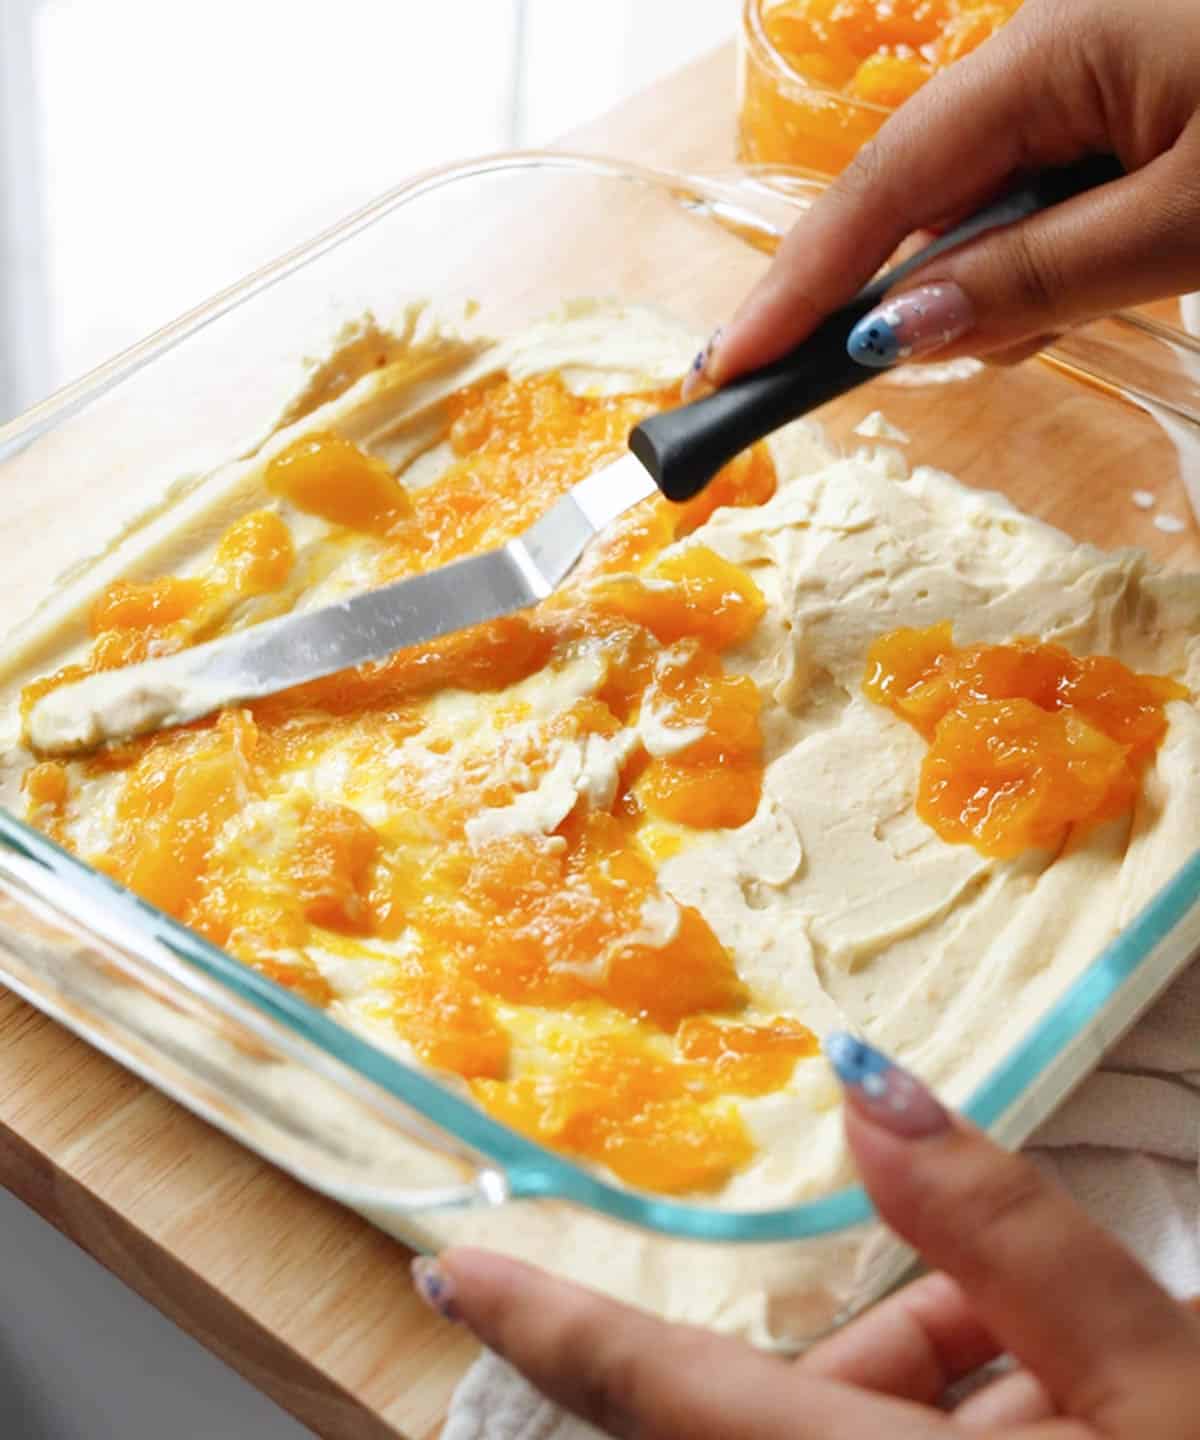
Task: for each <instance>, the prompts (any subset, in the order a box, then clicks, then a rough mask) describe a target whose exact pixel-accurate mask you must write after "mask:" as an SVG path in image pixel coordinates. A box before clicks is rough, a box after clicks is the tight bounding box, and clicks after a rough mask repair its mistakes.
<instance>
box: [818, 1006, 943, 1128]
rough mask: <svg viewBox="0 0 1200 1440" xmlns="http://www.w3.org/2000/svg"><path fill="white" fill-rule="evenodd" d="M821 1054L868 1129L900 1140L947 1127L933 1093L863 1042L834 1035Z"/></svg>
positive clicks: (841, 1032) (827, 1039) (827, 1040)
mask: <svg viewBox="0 0 1200 1440" xmlns="http://www.w3.org/2000/svg"><path fill="white" fill-rule="evenodd" d="M824 1050H825V1056H826V1058H827V1059H828V1061H829V1063H830V1064H831V1065H832V1066H833V1071H834V1074H835V1075H836V1076H837V1077H838V1079H839V1080H840V1081H841V1083H842V1087H843V1090H844V1091H845V1096H846V1101H847V1104H849V1105H851V1106H852V1107H853V1108H854V1110H855V1112H856V1113H857V1114H858V1115H860V1116H861V1117H862V1118H863V1119H864V1120H866V1121H868V1122H869V1123H870V1124H872V1125H874V1126H878V1127H879V1128H880V1129H882V1130H885V1131H887V1132H888V1133H889V1134H890V1135H893V1136H896V1137H897V1138H898V1139H901V1140H921V1139H925V1138H927V1137H929V1136H932V1135H939V1134H942V1133H944V1132H945V1131H947V1130H949V1129H950V1128H951V1127H952V1125H953V1120H952V1118H951V1115H950V1112H949V1111H948V1110H947V1109H946V1108H945V1106H943V1105H942V1104H941V1103H940V1101H939V1100H938V1099H937V1098H936V1096H935V1095H934V1094H933V1093H932V1091H930V1090H929V1089H928V1087H927V1086H926V1085H924V1084H923V1083H922V1082H921V1081H920V1080H918V1079H917V1077H916V1076H915V1075H911V1074H910V1073H909V1072H908V1071H907V1070H905V1069H903V1068H902V1067H901V1066H900V1065H897V1064H896V1062H895V1061H894V1060H892V1059H891V1058H890V1057H889V1056H887V1055H885V1054H884V1053H883V1052H882V1051H881V1050H877V1049H876V1048H875V1047H874V1046H873V1045H871V1044H869V1043H868V1042H867V1041H866V1040H863V1039H861V1038H859V1037H858V1036H856V1035H848V1034H846V1033H845V1032H843V1031H835V1032H834V1033H833V1034H831V1035H828V1036H826V1038H825V1042H824Z"/></svg>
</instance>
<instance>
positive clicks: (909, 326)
mask: <svg viewBox="0 0 1200 1440" xmlns="http://www.w3.org/2000/svg"><path fill="white" fill-rule="evenodd" d="M974 318H975V317H974V314H973V312H972V310H971V302H970V300H968V299H967V296H966V293H965V292H964V291H963V290H961V289H960V288H959V287H958V286H957V285H951V284H949V283H948V282H947V283H944V284H938V285H922V286H921V287H920V289H918V290H909V291H908V292H906V293H905V294H903V295H894V296H891V297H890V298H889V299H887V300H885V301H884V302H883V303H882V304H881V305H877V306H876V307H875V309H874V310H872V311H870V312H869V313H868V314H866V315H864V316H863V318H862V319H861V320H860V321H859V322H858V324H857V325H856V326H855V327H854V329H853V330H851V332H850V337H849V339H848V340H847V341H846V349H847V350H848V351H849V353H850V358H851V359H852V360H856V361H857V362H858V364H860V365H866V366H869V367H870V368H871V369H872V370H886V369H889V368H890V367H891V366H892V365H899V364H900V362H901V361H902V360H912V359H915V358H916V357H917V356H920V355H927V354H929V353H930V352H931V351H933V350H941V349H942V348H943V347H944V346H946V345H949V344H951V343H952V342H953V341H955V340H957V339H959V337H960V336H962V335H965V334H966V333H967V331H968V330H970V329H971V326H972V325H973V324H974Z"/></svg>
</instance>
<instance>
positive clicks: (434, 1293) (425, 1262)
mask: <svg viewBox="0 0 1200 1440" xmlns="http://www.w3.org/2000/svg"><path fill="white" fill-rule="evenodd" d="M412 1277H413V1285H414V1286H415V1287H416V1291H417V1294H418V1295H419V1296H420V1297H421V1299H422V1300H424V1302H425V1303H426V1305H428V1306H429V1308H430V1309H431V1310H436V1311H437V1313H438V1314H439V1315H441V1316H442V1318H443V1319H445V1320H454V1321H456V1320H458V1318H459V1316H458V1310H457V1308H456V1307H455V1304H454V1282H453V1281H452V1280H451V1279H450V1277H449V1275H447V1274H446V1272H445V1270H444V1269H443V1268H442V1266H441V1265H440V1264H439V1263H438V1262H437V1261H436V1260H435V1259H434V1258H433V1257H432V1256H431V1255H418V1256H417V1257H416V1259H415V1260H414V1261H413V1262H412Z"/></svg>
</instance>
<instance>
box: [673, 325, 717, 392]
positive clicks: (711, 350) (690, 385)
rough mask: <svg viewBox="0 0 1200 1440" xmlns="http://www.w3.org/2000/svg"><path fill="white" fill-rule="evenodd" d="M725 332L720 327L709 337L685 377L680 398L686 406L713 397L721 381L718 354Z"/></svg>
mask: <svg viewBox="0 0 1200 1440" xmlns="http://www.w3.org/2000/svg"><path fill="white" fill-rule="evenodd" d="M723 334H724V331H723V330H722V329H721V327H720V326H718V327H717V329H716V330H714V331H713V333H712V334H711V335H710V336H709V337H708V342H707V344H706V345H705V346H704V348H703V349H702V350H699V351H697V353H696V355H695V357H694V358H693V360H692V363H691V365H690V366H688V372H687V374H686V375H685V376H684V377H683V386H682V388H681V391H680V396H681V398H682V400H683V401H684V403H685V404H690V403H691V402H692V401H693V400H702V399H703V398H704V397H705V396H706V395H711V394H712V393H713V391H714V390H715V389H716V388H717V386H718V384H719V383H720V381H719V380H718V378H717V375H718V366H717V358H716V357H717V352H718V350H719V348H720V345H721V337H722V335H723Z"/></svg>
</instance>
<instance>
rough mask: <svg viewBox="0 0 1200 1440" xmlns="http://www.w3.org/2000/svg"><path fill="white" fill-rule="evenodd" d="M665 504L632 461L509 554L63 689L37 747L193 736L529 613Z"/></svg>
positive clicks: (477, 559) (540, 524)
mask: <svg viewBox="0 0 1200 1440" xmlns="http://www.w3.org/2000/svg"><path fill="white" fill-rule="evenodd" d="M657 493H658V487H657V486H656V485H655V483H654V481H653V480H652V479H651V478H650V476H649V475H648V474H647V473H646V471H645V470H644V469H643V467H642V466H641V464H640V463H639V462H638V461H637V459H635V457H634V456H633V455H623V456H622V457H621V458H620V459H619V460H617V461H615V462H614V463H613V464H611V465H607V466H605V467H604V468H603V469H601V470H597V471H596V472H595V474H593V475H589V476H588V478H587V479H586V480H581V481H580V483H579V484H578V485H576V486H574V488H573V489H571V490H569V491H568V492H567V493H566V494H565V495H564V496H563V497H562V498H561V499H560V500H558V501H557V502H556V503H555V504H554V505H552V506H551V507H550V509H549V510H547V511H546V513H545V514H544V515H542V516H541V517H540V518H539V519H538V520H537V521H535V522H534V524H533V525H531V526H530V527H529V529H528V530H526V531H525V532H524V533H523V534H522V535H519V536H518V537H517V538H516V539H515V540H510V541H509V542H508V543H507V544H506V545H504V546H502V547H501V548H500V549H498V550H490V551H488V552H487V553H486V554H484V555H472V556H470V557H469V558H468V559H465V560H456V561H454V562H452V563H451V564H449V565H444V566H442V567H441V568H440V569H437V570H430V571H427V572H426V573H425V574H423V575H414V576H412V577H410V578H409V579H406V580H398V581H396V582H394V583H393V584H391V585H384V586H382V587H381V588H380V589H378V590H370V591H367V592H366V593H364V594H361V595H354V596H352V597H350V598H348V599H347V600H344V601H342V602H341V603H338V604H333V605H328V606H326V607H324V608H323V609H320V610H309V611H301V612H300V613H299V614H295V615H285V616H284V617H283V618H282V619H279V620H268V621H266V622H264V623H263V624H261V625H256V626H254V627H253V628H252V629H249V630H246V631H245V632H243V633H242V634H240V635H232V636H227V637H225V638H224V639H220V640H212V641H209V642H208V643H207V644H205V645H197V646H195V647H193V648H192V649H190V650H183V651H180V653H179V654H178V655H169V656H166V657H165V658H163V659H160V660H146V661H143V662H142V663H141V664H139V665H129V666H126V667H125V668H124V669H122V670H114V671H109V672H102V673H100V674H96V675H90V676H88V677H87V678H86V679H84V680H79V681H77V682H76V683H74V684H72V685H64V686H63V687H62V688H61V689H58V690H52V691H51V692H50V693H49V694H48V695H45V696H44V697H43V698H42V699H41V700H40V701H39V702H38V704H37V705H35V706H34V708H33V711H32V713H31V715H30V717H29V737H30V740H31V741H32V743H33V745H34V746H35V748H37V749H39V750H44V751H54V752H58V753H67V752H70V751H75V750H85V749H90V748H91V747H93V746H95V745H98V744H100V743H101V742H102V741H103V740H106V739H110V738H112V737H113V736H117V735H120V736H132V735H141V734H144V733H145V732H146V731H148V730H154V729H159V728H161V727H162V726H165V725H182V724H184V723H186V722H187V721H189V720H196V719H198V718H199V717H200V716H201V715H207V714H208V713H209V712H210V711H212V710H215V709H218V708H219V707H220V706H222V705H232V704H237V703H239V702H242V701H246V700H256V699H260V698H261V697H262V696H264V695H273V694H275V693H276V692H277V691H280V690H287V689H290V688H291V687H292V686H294V685H302V684H304V683H306V682H307V681H310V680H320V679H321V678H322V677H324V676H326V675H332V674H334V673H336V672H337V671H339V670H347V669H349V668H350V667H351V666H354V665H363V664H366V663H367V662H368V661H370V660H382V659H385V658H386V657H387V656H388V655H391V654H394V653H395V652H396V651H397V650H403V649H406V648H407V647H409V646H412V645H417V644H421V643H422V642H424V641H427V640H436V639H437V638H438V637H439V636H441V635H449V634H452V633H453V632H454V631H456V630H466V629H468V628H469V627H470V626H472V625H478V624H481V623H482V622H483V621H485V620H495V619H497V618H498V617H499V616H501V615H511V614H513V613H514V612H515V611H517V610H524V609H526V608H527V607H528V606H530V605H536V604H537V602H538V601H539V600H544V599H545V598H546V596H547V595H549V594H550V592H551V591H552V590H554V589H556V588H557V587H558V586H559V585H561V584H562V582H563V581H564V580H565V579H566V577H567V576H568V575H569V574H570V573H571V571H572V570H573V569H574V568H575V566H576V565H577V564H578V562H579V559H580V557H581V556H582V554H583V552H584V550H585V549H586V548H587V546H588V545H589V543H590V542H591V541H592V540H593V539H594V538H595V537H596V535H597V534H598V533H599V532H600V531H601V530H603V529H604V528H605V527H606V526H608V525H610V524H611V523H612V522H613V521H614V520H615V519H617V517H618V516H620V515H623V514H624V513H625V511H626V510H629V509H631V508H632V507H633V506H634V505H636V504H638V503H639V502H640V501H642V500H645V499H647V498H648V497H649V496H651V495H655V494H657Z"/></svg>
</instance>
